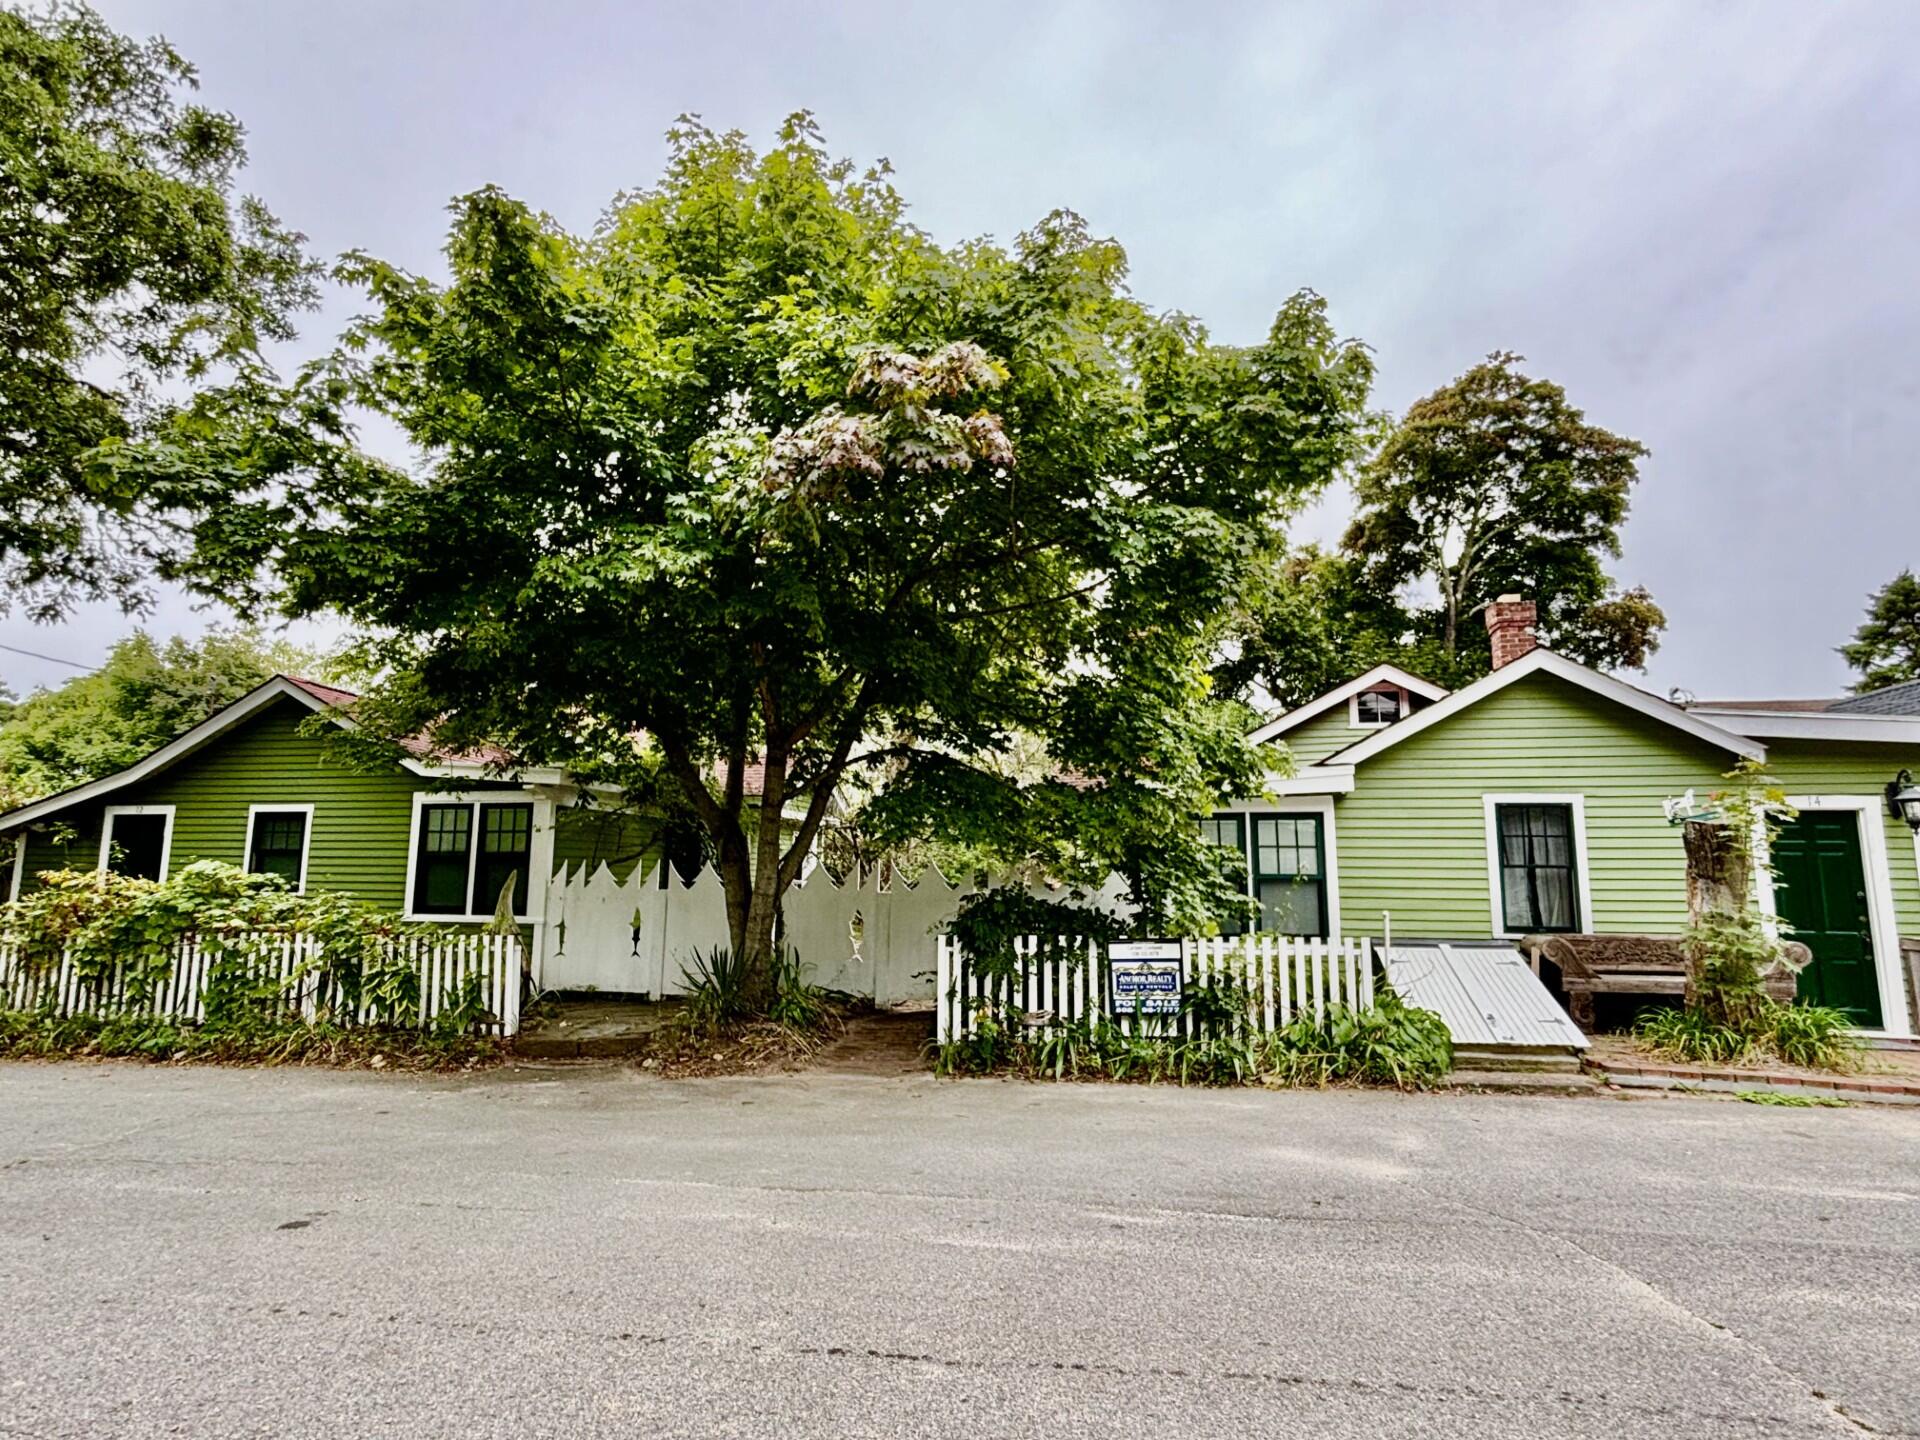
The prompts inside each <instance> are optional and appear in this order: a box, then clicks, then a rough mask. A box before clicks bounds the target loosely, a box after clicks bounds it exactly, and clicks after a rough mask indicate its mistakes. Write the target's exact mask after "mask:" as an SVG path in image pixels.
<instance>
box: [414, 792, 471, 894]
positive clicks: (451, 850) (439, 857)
mask: <svg viewBox="0 0 1920 1440" xmlns="http://www.w3.org/2000/svg"><path fill="white" fill-rule="evenodd" d="M472 828H473V807H472V806H471V805H424V806H422V807H421V809H420V852H419V854H418V855H417V856H416V857H415V859H414V883H413V908H414V910H415V911H416V912H417V913H419V914H422V915H460V914H464V913H466V908H467V849H468V846H469V845H470V843H471V832H472Z"/></svg>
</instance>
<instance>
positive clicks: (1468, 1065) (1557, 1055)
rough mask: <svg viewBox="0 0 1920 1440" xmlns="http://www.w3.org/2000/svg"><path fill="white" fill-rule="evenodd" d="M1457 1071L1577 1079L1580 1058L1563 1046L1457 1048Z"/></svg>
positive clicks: (1454, 1054)
mask: <svg viewBox="0 0 1920 1440" xmlns="http://www.w3.org/2000/svg"><path fill="white" fill-rule="evenodd" d="M1453 1067H1454V1069H1456V1070H1474V1071H1507V1072H1511V1073H1532V1074H1552V1075H1578V1074H1579V1073H1580V1055H1579V1052H1578V1051H1575V1050H1572V1049H1570V1048H1568V1047H1567V1046H1564V1045H1456V1046H1454V1047H1453Z"/></svg>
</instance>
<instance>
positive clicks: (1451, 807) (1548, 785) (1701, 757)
mask: <svg viewBox="0 0 1920 1440" xmlns="http://www.w3.org/2000/svg"><path fill="white" fill-rule="evenodd" d="M1736 759H1737V757H1736V756H1735V755H1733V754H1732V753H1731V752H1729V751H1725V750H1721V749H1719V748H1717V747H1715V746H1711V745H1707V744H1705V743H1703V742H1700V741H1697V740H1694V739H1692V738H1691V737H1689V736H1687V735H1685V734H1683V733H1682V732H1680V731H1678V730H1675V729H1674V728H1672V727H1671V726H1667V725H1662V724H1659V723H1658V722H1656V721H1653V720H1650V719H1647V718H1644V717H1642V716H1639V715H1636V714H1634V713H1633V712H1632V711H1629V710H1626V709H1623V708H1622V707H1620V706H1617V705H1614V704H1612V703H1610V702H1608V701H1605V700H1602V699H1600V698H1599V697H1598V696H1594V695H1591V694H1589V693H1588V692H1586V691H1584V690H1581V689H1579V688H1578V687H1576V686H1572V685H1568V684H1567V683H1566V682H1564V681H1561V680H1558V679H1555V678H1553V677H1552V676H1548V675H1534V676H1529V677H1528V678H1527V679H1525V680H1521V681H1518V682H1516V683H1515V684H1513V685H1510V686H1508V687H1507V688H1506V689H1505V690H1502V691H1499V692H1498V693H1496V694H1494V695H1491V696H1489V697H1488V698H1487V699H1485V700H1483V701H1481V702H1480V703H1479V704H1477V705H1474V706H1472V707H1470V708H1469V709H1466V710H1464V711H1462V712H1461V713H1460V714H1458V715H1455V716H1452V717H1451V718H1449V719H1446V720H1443V721H1441V722H1440V723H1439V724H1437V725H1435V726H1432V727H1431V728H1429V729H1427V730H1425V731H1422V732H1421V733H1419V734H1417V735H1414V736H1412V737H1410V738H1408V739H1406V740H1403V741H1402V742H1401V743H1400V744H1398V745H1396V746H1394V747H1392V748H1391V749H1388V750H1385V751H1383V752H1381V754H1379V755H1378V756H1377V757H1375V758H1374V759H1372V760H1368V761H1365V762H1363V763H1362V764H1361V765H1360V767H1359V770H1358V772H1357V775H1356V779H1357V782H1358V785H1357V788H1356V789H1355V791H1354V793H1352V794H1351V795H1346V796H1343V797H1341V798H1340V799H1339V800H1338V801H1337V803H1336V807H1335V824H1336V826H1337V831H1338V834H1337V848H1338V853H1339V878H1340V908H1341V919H1342V922H1343V927H1344V928H1345V929H1346V930H1347V931H1348V932H1349V933H1350V934H1374V935H1377V934H1379V933H1380V924H1381V920H1380V917H1381V912H1383V911H1391V912H1392V914H1393V930H1394V934H1395V935H1396V936H1434V937H1476V936H1485V935H1488V934H1490V933H1491V932H1492V930H1493V926H1494V919H1493V915H1492V913H1491V911H1492V906H1491V904H1490V900H1489V896H1488V883H1487V839H1486V811H1485V807H1484V805H1483V804H1482V800H1481V797H1482V796H1483V795H1486V794H1489V793H1495V792H1516V791H1517V792H1536V793H1543V794H1580V795H1583V796H1584V797H1585V801H1586V819H1587V832H1586V833H1587V849H1588V857H1589V866H1590V871H1591V873H1590V875H1589V876H1588V883H1589V887H1590V889H1591V891H1592V897H1593V911H1594V913H1593V914H1592V915H1583V916H1582V917H1581V923H1582V925H1583V927H1584V928H1586V929H1589V930H1596V931H1603V932H1614V933H1645V934H1665V935H1672V934H1677V933H1679V931H1680V930H1681V929H1683V928H1684V927H1685V925H1686V920H1687V900H1686V857H1685V853H1684V851H1683V849H1682V847H1681V842H1680V833H1679V831H1678V830H1677V829H1676V828H1674V827H1673V826H1670V825H1668V824H1667V822H1666V817H1665V816H1664V815H1663V814H1662V813H1661V808H1660V802H1661V801H1662V800H1663V799H1665V798H1666V797H1668V796H1672V795H1679V794H1680V793H1681V792H1683V791H1685V790H1687V789H1689V788H1692V789H1693V790H1695V791H1697V792H1705V791H1707V790H1711V789H1713V788H1715V787H1716V786H1717V785H1718V784H1719V783H1720V778H1721V776H1722V775H1723V774H1724V772H1725V771H1727V770H1728V769H1730V768H1731V767H1732V766H1733V764H1734V763H1735V761H1736Z"/></svg>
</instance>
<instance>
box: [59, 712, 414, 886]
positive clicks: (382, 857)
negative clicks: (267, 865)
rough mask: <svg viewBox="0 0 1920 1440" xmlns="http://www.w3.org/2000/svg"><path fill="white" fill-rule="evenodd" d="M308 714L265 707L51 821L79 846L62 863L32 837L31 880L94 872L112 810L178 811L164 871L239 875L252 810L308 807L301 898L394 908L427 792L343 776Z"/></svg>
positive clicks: (397, 780) (403, 783) (370, 777)
mask: <svg viewBox="0 0 1920 1440" xmlns="http://www.w3.org/2000/svg"><path fill="white" fill-rule="evenodd" d="M310 713H311V712H310V711H308V710H307V709H306V708H305V707H304V706H302V705H299V704H297V703H295V702H294V701H291V700H285V701H282V702H280V703H279V704H276V705H270V706H268V707H267V708H266V709H265V710H263V711H261V712H260V713H259V714H258V715H255V716H252V717H251V718H249V719H247V720H245V721H242V722H241V723H240V724H239V725H237V726H235V727H234V728H233V729H232V730H229V731H227V732H226V733H225V734H224V735H222V736H220V737H219V738H218V739H216V740H214V741H213V742H212V743H211V744H209V745H208V746H207V747H206V748H205V749H203V750H200V751H199V752H197V753H196V754H193V755H190V756H188V757H187V758H186V759H185V760H182V761H180V762H179V763H178V764H176V765H173V766H170V767H169V768H168V769H166V770H164V771H162V772H161V773H160V774H158V775H156V776H154V777H153V778H152V779H150V780H146V781H143V782H142V783H140V784H138V785H130V786H128V787H126V788H125V789H122V790H118V791H115V792H114V793H113V794H112V795H111V796H109V797H107V798H106V799H104V800H102V801H101V802H99V803H97V804H92V805H87V806H82V807H78V808H76V809H73V810H69V811H66V812H64V813H62V814H61V815H59V816H57V817H52V818H54V819H57V820H59V821H61V822H64V823H65V824H67V825H70V826H72V827H73V828H74V829H75V830H77V831H79V832H80V833H81V836H82V839H81V840H80V841H79V842H78V843H76V844H74V845H73V846H72V847H70V849H71V855H70V856H68V857H63V856H62V855H61V854H60V853H59V852H58V851H57V849H56V848H55V847H54V846H53V845H52V844H51V841H50V839H49V838H47V837H42V836H36V837H34V838H33V839H31V840H30V841H29V842H28V866H29V871H30V872H31V871H33V870H38V869H46V868H51V867H52V866H55V865H59V864H62V863H68V864H73V865H76V866H78V867H80V868H84V869H90V868H92V866H93V865H94V863H95V862H96V861H97V860H98V858H99V850H100V820H101V812H102V809H103V808H104V806H106V805H108V804H113V805H172V806H174V807H175V809H174V817H173V853H172V855H171V857H170V859H169V862H168V864H169V869H170V871H171V872H175V873H177V872H178V871H179V869H180V867H181V866H183V865H190V864H192V863H193V862H194V861H196V860H221V861H225V862H226V863H227V864H229V865H244V864H245V863H246V858H247V857H246V853H245V851H246V842H247V807H248V806H250V805H275V804H300V805H305V804H311V805H312V806H313V835H312V839H311V841H310V849H309V851H308V857H307V888H308V889H309V890H341V891H345V892H347V893H349V894H351V895H355V896H357V897H359V898H360V899H363V900H368V901H371V902H372V903H374V904H376V905H380V906H382V907H384V908H388V909H398V908H400V906H401V903H402V901H403V900H404V899H405V891H406V880H407V838H408V828H409V826H410V824H411V823H412V813H413V812H412V806H413V792H414V791H415V790H416V789H424V788H427V783H428V782H426V781H425V780H424V779H422V778H420V777H417V776H414V775H411V774H409V773H407V772H406V771H403V770H398V769H396V770H394V771H392V772H390V773H387V774H367V773H365V772H362V771H357V770H352V769H348V768H347V767H346V766H345V765H343V764H341V763H340V762H339V761H338V760H336V759H334V758H332V757H331V756H329V755H328V754H327V753H326V747H325V742H324V741H323V740H321V739H320V738H319V737H318V736H310V735H304V734H302V733H300V725H301V722H302V721H304V720H305V719H306V718H307V716H308V715H309V714H310ZM29 883H31V882H29Z"/></svg>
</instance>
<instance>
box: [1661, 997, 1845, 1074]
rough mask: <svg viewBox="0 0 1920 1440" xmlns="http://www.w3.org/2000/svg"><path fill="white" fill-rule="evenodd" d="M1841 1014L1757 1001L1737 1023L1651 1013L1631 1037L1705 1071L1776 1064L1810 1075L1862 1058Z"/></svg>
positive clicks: (1696, 1014) (1687, 1012) (1685, 1012)
mask: <svg viewBox="0 0 1920 1440" xmlns="http://www.w3.org/2000/svg"><path fill="white" fill-rule="evenodd" d="M1851 1023H1852V1022H1851V1021H1850V1020H1849V1019H1848V1017H1847V1015H1846V1012H1844V1011H1841V1010H1835V1009H1832V1008H1830V1007H1827V1006H1824V1005H1799V1004H1795V1005H1781V1004H1778V1003H1776V1002H1774V1001H1772V1000H1767V999H1764V998H1763V999H1762V1001H1761V1003H1760V1004H1758V1005H1756V1006H1754V1007H1752V1009H1751V1011H1750V1012H1749V1014H1748V1016H1747V1018H1746V1019H1744V1020H1742V1021H1738V1022H1736V1021H1733V1020H1713V1019H1709V1018H1708V1017H1707V1016H1706V1015H1705V1014H1703V1013H1702V1012H1701V1011H1698V1010H1691V1009H1677V1010H1651V1011H1646V1012H1643V1013H1642V1014H1641V1016H1640V1018H1639V1019H1638V1020H1636V1021H1634V1025H1633V1033H1634V1036H1635V1037H1636V1038H1637V1039H1639V1040H1640V1042H1641V1043H1642V1044H1644V1045H1646V1046H1647V1047H1648V1048H1649V1049H1651V1050H1652V1051H1653V1052H1654V1053H1655V1054H1658V1055H1663V1056H1667V1057H1669V1058H1671V1059H1675V1060H1683V1061H1692V1062H1694V1063H1697V1064H1709V1065H1756V1064H1762V1063H1764V1062H1766V1061H1767V1060H1770V1059H1771V1060H1779V1061H1781V1062H1783V1063H1785V1064H1788V1065H1800V1066H1805V1067H1806V1068H1808V1069H1814V1070H1852V1069H1856V1068H1858V1066H1859V1063H1860V1057H1861V1055H1862V1053H1863V1051H1862V1048H1861V1045H1860V1042H1859V1041H1858V1040H1856V1039H1855V1038H1854V1037H1853V1036H1852V1035H1851V1034H1849V1033H1848V1027H1849V1025H1850V1024H1851Z"/></svg>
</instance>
